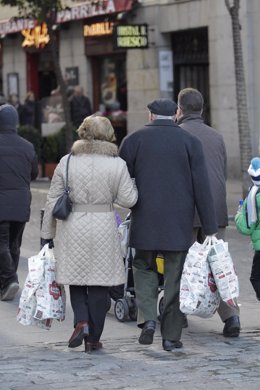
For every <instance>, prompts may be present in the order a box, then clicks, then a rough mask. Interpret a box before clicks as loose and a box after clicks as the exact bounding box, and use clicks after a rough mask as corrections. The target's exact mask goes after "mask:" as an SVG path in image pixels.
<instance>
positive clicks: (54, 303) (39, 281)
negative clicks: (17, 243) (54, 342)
mask: <svg viewBox="0 0 260 390" xmlns="http://www.w3.org/2000/svg"><path fill="white" fill-rule="evenodd" d="M28 269H29V272H28V275H27V277H26V280H25V283H24V287H23V290H22V294H21V297H20V301H19V308H18V313H17V321H18V322H19V323H20V324H22V325H36V326H39V327H41V328H44V329H50V327H51V324H52V321H53V319H57V320H64V318H65V307H66V295H65V289H64V286H61V285H57V283H56V281H55V259H54V255H53V250H52V249H50V248H49V246H48V244H46V245H45V246H44V247H43V248H42V250H41V251H40V252H39V253H38V255H36V256H32V257H30V258H29V259H28Z"/></svg>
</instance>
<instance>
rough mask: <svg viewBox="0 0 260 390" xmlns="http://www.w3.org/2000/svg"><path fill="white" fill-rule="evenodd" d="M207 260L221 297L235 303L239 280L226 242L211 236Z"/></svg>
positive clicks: (227, 301)
mask: <svg viewBox="0 0 260 390" xmlns="http://www.w3.org/2000/svg"><path fill="white" fill-rule="evenodd" d="M208 262H209V265H210V268H211V271H212V274H213V276H214V279H215V282H216V285H217V288H218V291H219V294H220V296H221V298H222V299H223V301H224V302H226V303H228V304H229V305H231V306H233V305H236V299H235V298H238V296H239V282H238V277H237V275H236V272H235V269H234V264H233V260H232V257H231V255H230V253H229V250H228V243H227V242H224V241H223V240H218V239H217V238H216V237H213V238H212V239H211V244H210V250H209V253H208Z"/></svg>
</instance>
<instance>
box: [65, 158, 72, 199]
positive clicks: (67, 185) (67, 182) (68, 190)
mask: <svg viewBox="0 0 260 390" xmlns="http://www.w3.org/2000/svg"><path fill="white" fill-rule="evenodd" d="M71 155H72V153H70V154H69V156H68V158H67V164H66V176H65V192H67V193H69V192H70V188H69V161H70V158H71Z"/></svg>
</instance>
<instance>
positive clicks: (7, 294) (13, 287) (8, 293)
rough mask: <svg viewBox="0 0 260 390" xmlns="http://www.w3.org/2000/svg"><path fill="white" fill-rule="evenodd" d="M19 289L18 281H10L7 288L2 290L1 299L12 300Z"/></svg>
mask: <svg viewBox="0 0 260 390" xmlns="http://www.w3.org/2000/svg"><path fill="white" fill-rule="evenodd" d="M18 290H19V284H18V283H17V282H13V283H10V284H9V285H8V286H7V287H6V288H4V289H3V290H2V291H1V297H0V299H1V301H12V300H13V299H14V297H15V296H16V293H17V291H18Z"/></svg>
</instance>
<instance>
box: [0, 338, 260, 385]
mask: <svg viewBox="0 0 260 390" xmlns="http://www.w3.org/2000/svg"><path fill="white" fill-rule="evenodd" d="M183 342H184V348H183V349H182V350H178V351H177V350H176V351H174V352H170V353H169V352H164V351H162V349H161V345H160V338H159V337H156V338H155V341H154V344H153V345H152V346H141V345H140V344H138V343H137V341H136V339H135V338H128V339H121V338H118V339H113V340H104V346H105V348H104V349H103V350H102V351H98V352H92V353H91V354H85V353H83V352H82V348H81V347H78V348H77V351H75V350H72V351H71V350H69V349H68V348H67V346H66V344H65V343H64V342H60V343H47V344H37V343H36V344H35V345H33V346H20V347H19V349H18V348H17V347H4V348H1V352H0V388H1V390H31V389H32V390H43V389H44V390H46V389H56V390H59V389H77V390H83V389H93V390H103V389H104V390H108V389H124V390H146V389H147V390H161V389H165V390H173V389H174V390H175V389H181V390H186V389H187V390H188V389H189V390H190V389H201V388H202V387H203V386H205V388H207V389H227V390H228V389H244V388H246V389H252V390H253V389H254V390H259V384H260V382H259V376H260V373H259V370H260V358H259V342H260V331H258V332H256V331H253V332H243V333H242V334H241V336H240V337H239V339H229V340H227V339H224V338H223V337H222V336H221V335H218V334H192V333H189V332H186V334H185V335H184V337H183ZM256 345H258V356H257V354H256Z"/></svg>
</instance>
